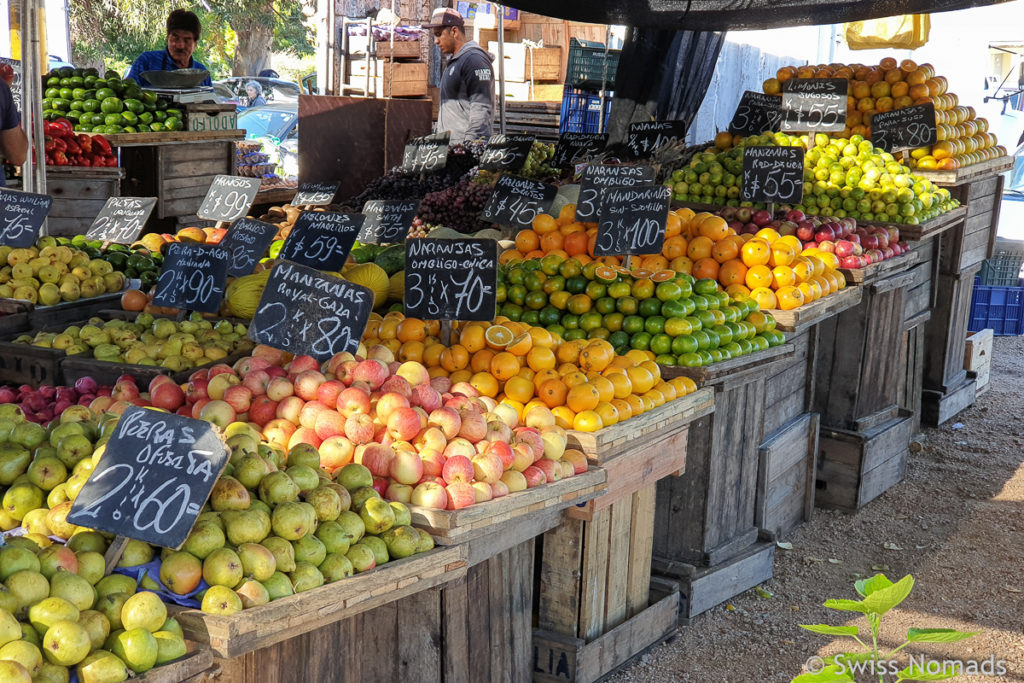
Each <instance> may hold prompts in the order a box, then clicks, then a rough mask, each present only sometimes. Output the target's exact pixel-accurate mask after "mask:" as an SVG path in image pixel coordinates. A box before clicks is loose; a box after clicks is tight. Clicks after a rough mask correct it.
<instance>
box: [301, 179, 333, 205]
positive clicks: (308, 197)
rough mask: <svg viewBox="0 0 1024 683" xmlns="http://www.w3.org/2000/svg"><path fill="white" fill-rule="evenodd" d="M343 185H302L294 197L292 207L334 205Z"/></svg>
mask: <svg viewBox="0 0 1024 683" xmlns="http://www.w3.org/2000/svg"><path fill="white" fill-rule="evenodd" d="M339 187H341V183H302V184H300V185H299V189H298V191H296V193H295V196H294V197H292V206H327V205H328V204H333V203H334V195H336V194H338V188H339Z"/></svg>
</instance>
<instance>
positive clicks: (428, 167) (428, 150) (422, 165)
mask: <svg viewBox="0 0 1024 683" xmlns="http://www.w3.org/2000/svg"><path fill="white" fill-rule="evenodd" d="M451 135H452V134H451V133H450V132H449V131H444V132H443V133H435V134H434V135H424V136H423V137H421V138H413V139H412V140H410V141H409V143H408V144H407V145H406V146H405V154H404V155H403V156H402V170H403V171H404V172H406V173H429V172H431V171H440V170H441V169H443V168H444V167H445V165H446V164H447V163H448V142H449V140H451Z"/></svg>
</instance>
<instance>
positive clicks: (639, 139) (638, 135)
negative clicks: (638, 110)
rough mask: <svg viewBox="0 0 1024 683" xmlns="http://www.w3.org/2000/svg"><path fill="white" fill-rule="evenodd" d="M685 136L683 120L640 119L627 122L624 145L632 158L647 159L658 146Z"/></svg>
mask: <svg viewBox="0 0 1024 683" xmlns="http://www.w3.org/2000/svg"><path fill="white" fill-rule="evenodd" d="M685 137H686V122H685V121H641V122H639V123H631V124H629V137H628V138H627V139H626V146H627V147H629V151H630V153H632V155H633V158H634V159H649V158H650V157H651V155H652V154H654V153H655V152H656V151H658V149H659V148H661V147H664V146H665V145H668V144H671V143H673V142H676V141H678V140H682V139H683V138H685Z"/></svg>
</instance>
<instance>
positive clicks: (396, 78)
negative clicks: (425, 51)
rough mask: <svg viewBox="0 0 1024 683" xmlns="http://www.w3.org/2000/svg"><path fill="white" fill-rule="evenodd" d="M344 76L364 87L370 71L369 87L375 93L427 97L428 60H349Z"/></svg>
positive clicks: (348, 80)
mask: <svg viewBox="0 0 1024 683" xmlns="http://www.w3.org/2000/svg"><path fill="white" fill-rule="evenodd" d="M346 65H347V67H348V69H349V73H348V74H347V76H346V82H348V83H349V84H350V85H351V86H352V87H353V88H354V89H365V87H366V72H367V69H369V71H370V89H371V91H372V92H373V94H374V95H375V96H376V97H426V95H427V64H426V63H425V62H399V61H391V60H388V59H377V60H371V61H370V62H369V63H367V61H366V60H350V61H348V62H346Z"/></svg>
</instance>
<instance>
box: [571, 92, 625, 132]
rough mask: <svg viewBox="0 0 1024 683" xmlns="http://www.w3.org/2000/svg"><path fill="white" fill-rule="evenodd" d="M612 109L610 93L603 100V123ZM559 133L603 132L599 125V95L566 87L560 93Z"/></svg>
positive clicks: (606, 120)
mask: <svg viewBox="0 0 1024 683" xmlns="http://www.w3.org/2000/svg"><path fill="white" fill-rule="evenodd" d="M611 111H612V93H608V94H606V96H605V100H604V123H605V126H607V124H608V116H609V115H610V114H611ZM558 132H559V133H603V132H604V130H603V129H602V127H601V96H600V95H599V94H597V93H593V92H589V91H586V90H576V89H574V88H566V89H565V92H564V93H563V95H562V118H561V122H560V123H559V125H558Z"/></svg>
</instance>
